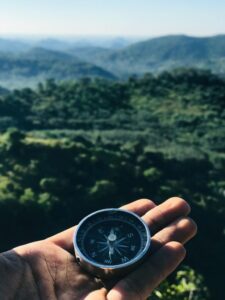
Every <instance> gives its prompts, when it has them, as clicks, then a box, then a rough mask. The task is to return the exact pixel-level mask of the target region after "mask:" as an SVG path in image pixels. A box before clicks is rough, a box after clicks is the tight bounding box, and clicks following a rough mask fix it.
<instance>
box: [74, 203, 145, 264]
mask: <svg viewBox="0 0 225 300" xmlns="http://www.w3.org/2000/svg"><path fill="white" fill-rule="evenodd" d="M74 245H75V251H76V253H77V254H78V256H79V257H82V259H84V260H85V261H86V262H88V263H89V264H92V265H95V266H101V267H103V268H104V267H108V268H118V267H121V266H123V265H128V264H132V263H135V262H136V261H138V260H139V259H141V258H142V257H143V256H144V254H145V253H146V252H147V250H148V249H149V246H150V232H149V229H148V227H147V225H146V224H145V223H144V222H143V221H142V219H141V218H139V217H138V216H137V215H135V214H133V213H131V212H128V211H125V210H120V209H105V210H101V211H97V212H95V213H93V214H91V215H89V216H88V217H86V218H85V219H83V221H81V222H80V224H79V225H78V228H77V231H76V234H75V237H74Z"/></svg>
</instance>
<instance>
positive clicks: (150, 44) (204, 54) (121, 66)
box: [71, 35, 225, 78]
mask: <svg viewBox="0 0 225 300" xmlns="http://www.w3.org/2000/svg"><path fill="white" fill-rule="evenodd" d="M91 50H93V51H92V52H91ZM71 53H72V51H71ZM74 54H75V55H76V56H78V57H80V58H81V59H82V60H85V61H89V62H92V61H95V63H96V64H97V65H99V66H101V67H102V68H104V69H106V70H108V71H110V72H112V73H114V74H115V75H116V76H117V77H122V78H123V77H127V76H130V75H132V74H136V75H142V74H144V73H146V72H161V71H164V70H171V69H174V68H178V67H189V68H190V67H197V68H200V69H210V70H212V71H213V72H215V73H217V74H222V75H224V74H225V36H224V35H218V36H213V37H205V38H199V37H189V36H185V35H171V36H163V37H157V38H152V39H149V40H146V41H143V42H138V43H135V44H133V45H130V46H127V47H125V48H123V49H120V50H117V51H115V50H114V51H113V50H111V51H110V50H108V51H106V50H105V51H103V49H99V50H98V51H97V49H96V48H93V49H92V48H89V49H88V48H87V47H86V49H83V48H82V49H80V51H79V49H74Z"/></svg>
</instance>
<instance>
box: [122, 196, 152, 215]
mask: <svg viewBox="0 0 225 300" xmlns="http://www.w3.org/2000/svg"><path fill="white" fill-rule="evenodd" d="M154 207H156V204H155V203H154V202H153V201H152V200H149V199H139V200H136V201H133V202H131V203H129V204H126V205H123V206H121V207H120V208H122V209H125V210H129V211H131V212H134V213H136V214H137V215H139V216H143V215H144V214H146V213H147V212H148V211H149V210H151V209H152V208H154Z"/></svg>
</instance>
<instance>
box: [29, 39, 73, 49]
mask: <svg viewBox="0 0 225 300" xmlns="http://www.w3.org/2000/svg"><path fill="white" fill-rule="evenodd" d="M34 46H35V47H37V48H45V49H49V50H55V51H66V50H67V49H68V48H70V47H71V45H70V43H69V42H66V41H61V40H58V39H53V38H48V39H43V40H40V41H38V42H36V43H35V44H34Z"/></svg>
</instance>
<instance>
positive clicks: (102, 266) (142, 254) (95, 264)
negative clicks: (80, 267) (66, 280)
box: [73, 208, 151, 270]
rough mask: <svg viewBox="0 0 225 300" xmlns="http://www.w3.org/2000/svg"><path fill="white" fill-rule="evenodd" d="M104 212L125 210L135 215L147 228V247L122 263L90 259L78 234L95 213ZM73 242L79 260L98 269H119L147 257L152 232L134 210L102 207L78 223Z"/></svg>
mask: <svg viewBox="0 0 225 300" xmlns="http://www.w3.org/2000/svg"><path fill="white" fill-rule="evenodd" d="M104 212H124V213H126V214H128V215H131V216H133V217H135V218H136V219H137V220H138V221H139V222H140V223H141V224H142V225H143V226H144V228H145V232H146V244H145V247H144V249H143V250H142V251H141V252H140V253H139V254H137V255H136V256H135V257H134V258H132V259H130V260H129V261H128V262H125V263H121V264H116V265H106V264H101V263H98V262H95V261H93V260H90V259H89V258H88V257H87V256H85V255H84V254H83V253H82V251H81V250H80V248H79V246H78V243H77V236H78V232H79V230H80V228H81V227H82V225H83V224H84V223H85V222H86V221H87V220H88V219H89V218H91V217H93V216H94V215H97V214H101V213H104ZM73 244H74V250H75V254H76V256H77V258H79V260H81V261H83V262H85V264H86V265H88V266H93V267H96V268H98V269H107V270H117V269H124V268H129V267H130V266H133V265H136V264H137V263H138V262H139V261H142V259H143V258H144V257H145V255H146V254H147V253H148V251H149V249H150V245H151V233H150V229H149V227H148V225H147V224H146V223H145V222H144V220H143V219H142V218H141V217H139V216H138V215H137V214H135V213H133V212H130V211H128V210H124V209H120V208H106V209H101V210H98V211H95V212H93V213H91V214H89V215H88V216H86V217H85V218H83V219H82V220H81V221H80V222H79V224H78V225H77V227H76V229H75V232H74V236H73Z"/></svg>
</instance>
